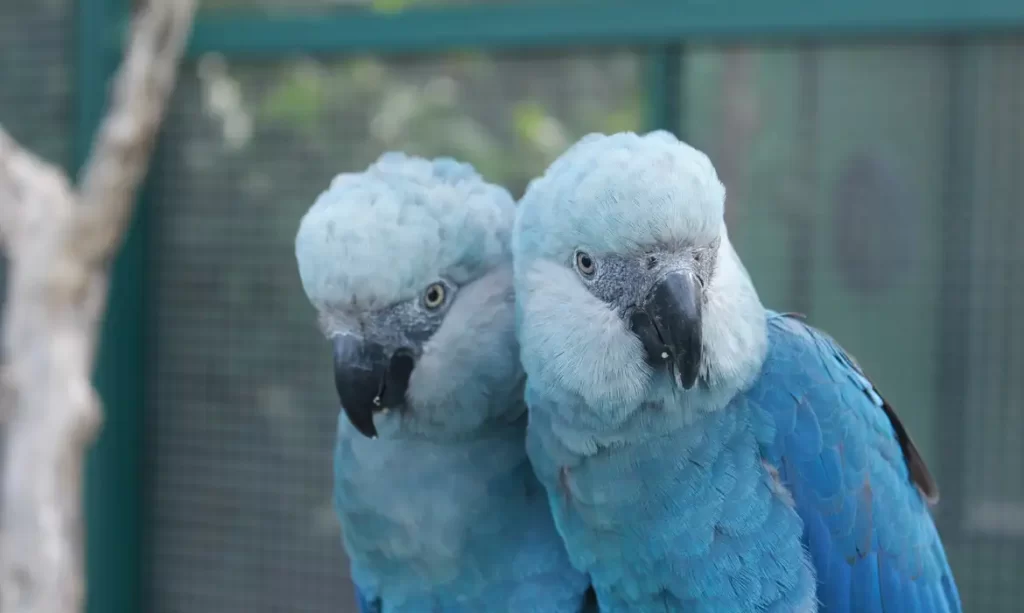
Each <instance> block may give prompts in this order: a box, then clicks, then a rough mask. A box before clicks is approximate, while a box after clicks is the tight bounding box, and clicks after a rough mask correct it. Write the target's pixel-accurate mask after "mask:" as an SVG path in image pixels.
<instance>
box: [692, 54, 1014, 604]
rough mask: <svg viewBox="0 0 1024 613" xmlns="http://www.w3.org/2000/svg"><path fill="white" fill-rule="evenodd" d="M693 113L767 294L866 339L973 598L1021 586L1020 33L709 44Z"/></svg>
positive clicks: (700, 59) (862, 343)
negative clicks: (925, 39)
mask: <svg viewBox="0 0 1024 613" xmlns="http://www.w3.org/2000/svg"><path fill="white" fill-rule="evenodd" d="M686 71H687V79H686V83H685V91H686V92H687V101H686V104H685V108H686V109H687V113H686V118H685V122H684V123H685V125H686V128H685V130H684V131H685V132H687V134H688V135H689V136H690V138H691V140H692V141H693V142H694V144H695V145H696V146H698V147H700V148H702V149H704V150H705V151H707V152H708V153H709V155H711V157H712V159H713V161H714V162H715V163H716V166H717V167H718V169H719V172H720V173H721V175H722V177H723V180H724V181H725V183H726V185H727V186H728V190H729V192H728V202H727V206H726V215H727V219H728V222H729V225H730V234H731V236H733V241H734V242H735V243H736V245H737V249H738V251H739V252H740V255H741V256H742V257H743V258H744V261H745V262H746V264H747V267H748V268H749V270H750V272H751V274H752V276H753V277H754V280H755V283H756V284H757V286H758V288H759V291H760V293H761V297H762V300H763V301H764V302H765V304H766V305H767V306H769V307H774V308H777V309H782V310H792V311H797V312H802V313H804V314H806V315H807V316H808V317H809V319H810V321H811V323H813V324H814V325H817V326H819V327H821V328H823V329H825V330H827V331H828V332H830V333H831V334H832V335H834V336H835V337H836V338H837V339H838V340H839V342H840V343H841V344H843V345H844V346H845V347H846V348H847V349H848V350H850V351H851V352H852V353H853V355H855V356H856V357H857V359H858V360H859V361H860V363H861V365H862V366H863V367H864V368H865V369H866V370H867V372H868V374H869V375H870V376H871V377H872V378H873V379H874V380H875V381H876V383H877V385H878V386H879V389H880V390H881V391H882V393H884V394H885V395H886V397H887V398H888V399H889V400H890V401H891V402H892V403H893V405H894V406H895V408H896V410H897V411H898V412H899V414H900V416H901V417H902V418H903V420H904V423H905V424H906V425H907V426H908V428H909V429H910V431H911V433H912V435H913V436H914V439H915V442H916V443H917V445H918V447H920V448H921V450H922V453H923V454H924V456H925V458H926V459H927V461H928V462H929V464H930V466H931V468H932V469H933V471H934V472H935V474H936V477H937V478H938V479H939V483H940V486H941V488H942V493H943V497H942V500H941V502H940V504H939V506H938V508H937V509H936V514H937V516H938V518H939V526H940V530H941V532H942V534H943V537H944V540H945V542H946V547H947V550H948V552H949V555H950V558H951V563H952V565H953V567H954V571H955V574H956V577H957V580H958V583H959V587H960V590H961V594H962V596H963V599H964V605H965V610H968V611H1016V610H1019V606H1020V605H1019V603H1020V602H1021V601H1022V600H1024V586H1022V584H1021V582H1020V580H1019V577H1020V576H1022V574H1024V494H1022V486H1021V485H1020V484H1022V483H1024V461H1022V460H1024V458H1022V455H1021V454H1022V452H1021V443H1022V441H1024V413H1022V406H1024V386H1022V383H1020V381H1021V380H1022V379H1021V375H1022V374H1024V327H1022V326H1021V325H1020V324H1019V314H1020V313H1022V312H1024V275H1022V274H1021V273H1020V270H1021V269H1022V266H1024V248H1021V247H1019V246H1018V245H1019V242H1018V239H1017V237H1018V235H1019V232H1020V230H1019V229H1020V227H1021V222H1022V221H1024V212H1022V208H1021V201H1022V198H1024V180H1022V179H1021V175H1020V169H1021V168H1022V165H1024V157H1022V156H1024V121H1021V119H1020V109H1021V105H1022V103H1024V45H1022V44H1021V41H1001V42H994V43H991V44H989V43H985V44H964V45H957V46H946V45H924V44H919V45H858V46H848V47H840V46H822V47H813V46H805V47H790V48H772V49H749V48H730V49H724V50H722V49H699V50H693V51H691V53H690V54H689V55H688V57H687V62H686Z"/></svg>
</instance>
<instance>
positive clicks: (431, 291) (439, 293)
mask: <svg viewBox="0 0 1024 613" xmlns="http://www.w3.org/2000/svg"><path fill="white" fill-rule="evenodd" d="M444 299H445V292H444V285H441V284H440V283H434V284H433V285H431V286H430V287H428V288H427V291H426V292H424V294H423V305H424V306H426V307H427V308H428V309H436V308H437V307H439V306H441V305H442V304H444Z"/></svg>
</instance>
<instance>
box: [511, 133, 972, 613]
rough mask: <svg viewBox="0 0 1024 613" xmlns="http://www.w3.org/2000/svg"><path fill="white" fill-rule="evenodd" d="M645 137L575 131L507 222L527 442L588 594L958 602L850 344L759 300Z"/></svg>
mask: <svg viewBox="0 0 1024 613" xmlns="http://www.w3.org/2000/svg"><path fill="white" fill-rule="evenodd" d="M724 201H725V188H724V187H723V186H722V184H721V182H720V181H719V179H718V176H717V174H716V172H715V169H714V167H713V166H712V164H711V162H710V160H709V159H708V158H707V156H706V155H704V154H703V153H701V152H700V151H698V150H696V149H694V148H692V147H690V146H689V145H686V144H685V143H682V142H680V141H679V140H678V139H676V138H675V137H674V136H672V135H671V134H669V133H667V132H662V131H658V132H652V133H649V134H646V135H637V134H633V133H621V134H615V135H610V136H606V135H600V134H593V135H589V136H586V137H584V138H583V139H582V140H581V141H580V142H578V143H577V144H576V145H574V146H573V147H571V148H570V149H569V150H568V151H567V152H565V153H564V154H563V155H562V156H561V157H560V158H559V159H558V160H556V161H555V162H554V163H553V164H552V165H551V166H550V167H549V168H548V170H547V171H546V173H545V174H544V175H543V176H542V177H539V178H538V179H535V180H534V181H533V182H532V183H531V185H530V187H529V188H528V190H527V193H526V195H525V196H524V197H523V199H522V200H521V201H520V204H519V210H518V213H517V219H516V224H515V229H514V232H513V239H512V244H513V247H512V251H513V259H514V268H515V273H514V275H515V288H516V299H517V327H518V337H519V340H520V345H521V359H522V362H523V364H524V367H525V370H526V373H527V389H526V400H527V404H528V406H529V414H530V422H529V426H528V433H527V451H528V454H529V457H530V460H531V461H532V463H533V466H534V468H535V470H536V472H537V474H538V476H539V477H540V480H541V482H542V483H543V485H544V487H545V488H546V490H547V492H548V496H549V498H550V500H551V505H552V509H553V511H554V514H555V522H556V525H557V526H558V529H559V532H560V533H561V535H562V537H563V538H564V540H565V542H566V545H567V547H568V550H569V555H570V557H571V559H572V561H573V563H574V564H575V565H576V566H577V567H578V568H580V569H583V570H585V571H586V572H588V573H589V574H590V578H591V581H592V583H593V586H594V589H595V590H596V592H597V597H598V602H599V604H600V607H601V610H602V611H605V612H617V611H631V612H645V611H659V612H663V611H715V612H719V613H720V612H725V611H737V612H739V611H800V612H805V611H828V612H829V613H840V612H847V611H851V612H856V613H881V612H883V611H884V612H887V613H892V612H896V611H899V612H904V613H915V612H924V611H939V612H958V611H960V607H961V605H960V599H959V595H958V593H957V588H956V585H955V583H954V581H953V575H952V572H951V571H950V567H949V564H948V563H947V560H946V555H945V552H944V550H943V546H942V543H941V541H940V538H939V534H938V532H937V531H936V528H935V525H934V523H933V521H932V518H931V515H930V514H929V510H928V502H929V501H932V500H934V499H936V498H937V497H938V488H937V487H936V485H935V482H934V480H933V479H932V477H931V475H930V474H929V472H928V469H927V467H926V466H925V463H924V460H923V459H922V458H921V456H920V454H919V453H918V451H917V449H916V448H915V446H914V444H913V442H912V441H911V439H910V437H909V435H908V434H907V432H906V429H905V428H904V427H903V425H902V424H901V423H900V420H899V418H898V417H897V416H896V413H895V412H894V411H893V409H892V407H891V406H890V405H889V404H888V403H887V402H886V401H885V400H884V399H883V398H882V396H881V395H880V394H879V393H878V391H877V390H876V389H875V387H874V386H873V385H872V384H871V382H870V381H869V380H868V379H867V377H866V376H865V375H864V373H863V371H862V370H861V369H860V368H859V367H858V366H857V364H856V363H855V362H854V361H853V359H852V358H851V357H850V356H849V355H848V354H847V353H846V352H845V351H843V349H842V348H841V347H840V346H839V345H838V344H836V342H835V341H834V340H832V339H831V338H830V337H828V336H827V335H825V334H824V333H822V332H820V331H818V330H816V329H814V328H813V327H811V326H809V325H807V324H806V323H804V322H803V321H801V320H800V319H798V318H795V317H792V316H787V315H781V314H779V313H775V312H772V311H768V310H766V309H765V308H764V307H763V306H762V304H761V302H760V299H759V298H758V295H757V292H756V291H755V289H754V286H753V283H752V282H751V280H750V277H749V275H748V274H747V272H746V269H745V268H744V266H743V264H742V263H741V262H740V259H739V257H738V256H737V254H736V252H735V251H734V250H733V247H732V246H731V244H730V242H729V237H728V234H727V232H726V227H725V223H724V219H723V210H724Z"/></svg>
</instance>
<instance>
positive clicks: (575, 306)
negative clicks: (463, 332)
mask: <svg viewBox="0 0 1024 613" xmlns="http://www.w3.org/2000/svg"><path fill="white" fill-rule="evenodd" d="M517 290H518V294H517V297H518V299H519V300H520V309H521V316H522V321H521V322H520V329H519V340H520V344H521V346H522V359H523V365H524V366H525V368H526V371H527V375H528V376H529V377H530V378H531V379H533V380H534V381H535V382H537V383H540V384H541V385H542V386H544V387H553V388H561V389H563V390H565V391H569V392H574V393H576V394H579V395H580V396H581V397H582V398H583V400H584V401H585V402H586V404H587V405H588V406H591V407H609V408H614V409H618V410H622V409H625V408H627V407H633V406H636V405H638V404H639V403H640V402H641V401H642V400H643V397H644V394H645V392H646V389H647V385H648V381H649V379H650V375H651V373H650V370H649V368H648V367H647V364H646V362H645V360H644V349H643V346H642V345H641V343H640V341H639V339H637V338H636V336H635V335H634V334H632V333H631V332H630V331H629V330H628V329H626V327H625V325H624V324H623V322H622V320H621V319H620V318H619V316H618V315H617V314H616V313H615V312H613V311H612V310H610V309H609V308H608V307H607V305H605V304H604V303H603V302H601V301H600V300H598V299H597V298H596V297H594V296H593V295H592V294H590V292H588V291H587V290H586V288H584V287H583V285H582V283H581V282H580V281H579V279H578V278H577V277H576V275H575V273H573V272H572V271H571V270H568V269H567V268H565V267H563V266H559V265H558V264H555V263H553V262H549V261H538V262H535V263H534V264H533V265H532V266H531V267H530V268H529V270H526V271H522V274H521V276H520V279H519V282H518V286H517Z"/></svg>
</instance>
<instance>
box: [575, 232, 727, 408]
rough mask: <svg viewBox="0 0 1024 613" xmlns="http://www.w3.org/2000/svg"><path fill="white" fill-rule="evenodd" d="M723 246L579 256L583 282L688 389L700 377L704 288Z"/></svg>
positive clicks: (657, 364) (651, 357) (652, 360)
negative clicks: (614, 311)
mask: <svg viewBox="0 0 1024 613" xmlns="http://www.w3.org/2000/svg"><path fill="white" fill-rule="evenodd" d="M718 246H719V240H718V239H716V240H715V241H714V242H713V243H711V244H710V245H702V246H686V247H682V248H664V249H657V250H652V251H648V252H644V253H632V254H627V255H620V254H591V253H588V252H586V251H585V250H578V251H577V252H576V254H574V266H575V268H576V270H577V272H578V273H579V275H580V278H581V279H582V280H583V282H584V284H585V285H586V286H587V287H588V289H589V290H590V292H591V293H593V294H594V296H596V297H598V298H600V299H601V300H603V301H604V302H606V303H607V304H608V305H610V306H611V307H613V308H614V309H615V310H616V312H617V313H618V314H619V316H620V317H622V319H623V320H624V321H626V322H627V323H628V325H629V328H630V330H632V331H633V333H634V334H636V335H637V337H638V338H639V339H640V340H641V341H642V342H643V345H644V349H645V350H646V352H647V362H648V363H649V364H650V365H651V366H652V367H654V368H655V369H658V368H666V367H667V368H668V369H669V370H670V372H671V374H672V376H673V377H675V378H677V380H678V381H679V383H680V385H682V387H683V388H684V389H690V388H691V387H693V386H694V385H695V384H696V382H697V378H698V376H699V373H700V364H701V359H702V356H703V346H702V337H701V314H702V309H703V304H704V301H705V300H704V288H705V287H706V286H707V285H708V283H709V282H710V280H711V277H712V275H713V274H714V270H715V262H716V256H717V253H718Z"/></svg>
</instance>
